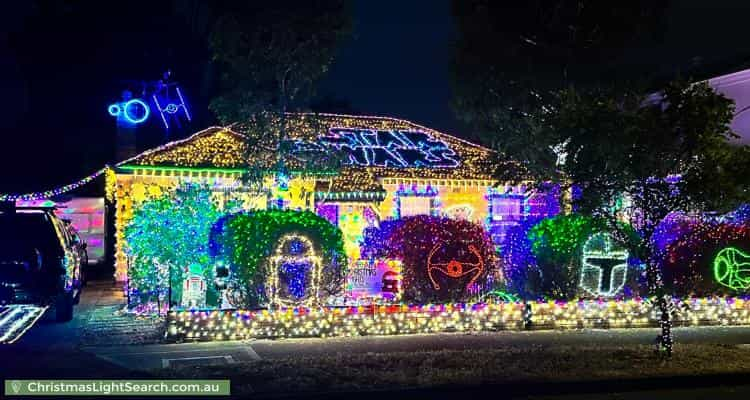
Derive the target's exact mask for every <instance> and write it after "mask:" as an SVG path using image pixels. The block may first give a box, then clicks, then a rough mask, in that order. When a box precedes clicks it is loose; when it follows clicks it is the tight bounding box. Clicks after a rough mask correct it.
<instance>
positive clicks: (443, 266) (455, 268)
mask: <svg viewBox="0 0 750 400" xmlns="http://www.w3.org/2000/svg"><path fill="white" fill-rule="evenodd" d="M442 246H443V244H442V243H438V244H436V245H435V246H434V247H433V248H432V250H430V254H429V255H428V256H427V275H428V276H429V277H430V281H431V282H432V287H434V288H435V290H440V285H439V284H438V283H437V281H436V280H435V277H434V275H433V274H434V272H433V271H435V270H437V271H439V272H442V273H443V274H445V275H447V276H449V277H451V278H454V279H458V278H461V277H463V276H466V275H469V274H471V273H473V274H474V276H472V277H471V280H469V283H468V284H467V285H466V287H467V288H468V287H469V286H471V285H472V284H473V283H474V282H475V281H476V280H477V278H479V276H480V275H482V272H483V271H484V260H482V255H481V254H479V250H477V247H476V246H474V245H473V244H470V245H469V246H468V250H469V253H471V254H473V255H474V256H475V257H476V259H477V260H476V262H474V263H471V262H465V261H464V262H461V261H457V260H456V259H454V258H451V260H450V261H448V262H447V263H436V262H433V261H432V257H433V256H434V255H435V252H436V251H437V250H438V249H440V248H441V247H442ZM465 267H469V268H465Z"/></svg>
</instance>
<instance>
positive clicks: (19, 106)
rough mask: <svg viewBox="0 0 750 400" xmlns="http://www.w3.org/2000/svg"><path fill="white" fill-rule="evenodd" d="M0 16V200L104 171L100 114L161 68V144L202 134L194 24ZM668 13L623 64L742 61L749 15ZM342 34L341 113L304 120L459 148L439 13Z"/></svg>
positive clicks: (123, 17)
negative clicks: (440, 136)
mask: <svg viewBox="0 0 750 400" xmlns="http://www.w3.org/2000/svg"><path fill="white" fill-rule="evenodd" d="M12 3H19V4H14V5H4V7H3V10H2V12H0V26H2V29H3V31H2V32H0V88H2V97H1V98H2V100H1V101H2V103H0V137H1V138H2V139H1V140H2V142H0V167H2V179H1V180H0V192H18V191H37V190H43V189H48V188H51V187H54V186H59V185H63V184H66V183H69V182H70V181H73V180H75V179H77V178H80V177H82V176H84V175H86V174H88V173H90V172H93V171H95V170H96V169H98V168H100V167H101V166H103V165H104V164H105V163H108V162H113V161H114V160H113V157H114V134H115V121H114V118H112V117H110V116H109V115H108V114H107V111H106V108H107V105H108V104H110V103H112V102H114V101H116V100H117V99H118V97H119V94H120V92H121V90H122V89H123V88H125V87H127V86H128V85H132V84H133V83H137V82H138V81H140V80H155V79H158V78H159V76H160V74H161V73H162V72H163V71H164V70H166V69H167V68H169V69H171V70H172V71H173V72H174V76H175V78H176V79H177V80H178V81H179V82H180V83H181V84H182V86H183V88H184V91H185V92H186V95H187V96H188V97H189V99H190V103H191V108H192V109H191V111H192V112H193V114H195V117H196V118H195V120H194V123H193V125H192V127H190V128H189V129H186V130H184V131H183V132H175V133H174V134H173V137H174V136H180V135H182V136H184V135H186V134H189V133H191V132H193V131H196V130H199V129H201V128H204V127H206V126H208V125H210V124H212V123H214V122H215V121H214V120H213V117H212V116H211V114H210V113H209V112H208V111H207V109H206V104H207V103H208V100H209V99H210V96H211V93H212V90H213V88H215V87H216V82H215V80H214V79H212V74H213V73H214V72H215V71H212V70H211V69H210V67H206V65H207V63H206V60H207V57H208V55H207V53H206V51H205V45H202V43H204V39H205V37H206V28H205V26H204V25H202V22H203V21H202V20H201V18H200V17H198V18H195V19H194V20H193V24H192V25H189V24H187V23H186V22H185V19H184V18H178V17H177V16H175V11H174V9H172V8H171V7H170V4H169V2H154V1H140V0H132V1H128V2H127V3H126V4H127V7H118V8H117V11H115V8H113V7H112V5H111V4H110V3H109V2H75V3H76V4H77V5H75V6H54V5H53V6H50V5H45V6H42V7H37V6H35V5H34V4H35V3H33V2H12ZM42 3H46V2H42ZM49 3H50V4H57V3H62V2H49ZM675 3H676V4H675V5H674V6H673V7H672V9H670V11H669V13H668V18H667V20H666V21H664V23H665V26H666V34H665V36H664V40H663V43H660V44H659V46H658V47H655V48H651V49H646V50H642V51H640V52H639V53H637V54H634V55H633V56H632V61H633V63H637V64H643V63H644V62H649V63H651V64H652V65H653V68H654V70H655V71H657V70H658V71H660V72H662V73H665V72H666V73H668V72H671V71H674V70H676V69H678V68H685V67H686V66H689V65H691V64H695V63H704V64H706V65H727V66H726V70H719V71H718V72H730V71H731V70H732V65H740V64H741V61H744V60H747V59H748V57H747V56H748V55H750V42H748V41H747V40H746V38H745V35H744V32H743V30H744V26H745V25H746V19H747V15H750V13H749V11H750V4H748V3H750V2H747V1H728V0H727V1H712V2H705V1H678V2H675ZM709 7H710V8H709ZM193 11H196V10H193ZM197 11H198V13H197V15H198V16H200V7H199V8H198V9H197ZM354 23H355V32H354V37H353V38H352V39H351V40H350V41H348V42H347V43H345V44H344V45H343V47H342V48H341V50H340V54H339V57H338V58H337V60H336V61H335V63H334V65H333V66H332V68H331V71H330V74H329V76H328V77H326V78H325V79H324V81H323V82H322V84H321V85H320V88H319V96H320V97H321V98H330V99H333V101H334V102H339V103H341V104H340V105H339V106H333V105H332V106H330V108H331V109H330V110H323V109H318V111H347V110H351V111H355V112H357V113H359V114H365V115H384V116H393V117H401V118H405V119H409V120H412V121H414V122H416V123H420V124H423V125H426V126H429V127H431V128H435V129H438V130H442V131H445V132H447V133H451V134H455V135H457V136H467V128H466V127H465V126H463V125H462V124H461V123H460V122H458V120H457V118H456V117H455V115H454V114H453V112H452V109H451V100H452V99H451V89H450V88H451V81H450V59H451V54H452V53H451V51H452V47H451V46H452V43H453V41H454V40H455V37H456V32H455V28H454V25H453V21H452V17H451V14H450V2H449V1H448V0H434V1H429V0H427V1H404V0H401V1H357V2H355V6H354ZM722 63H724V64H722ZM733 63H734V64H733ZM721 68H724V67H721ZM323 104H325V103H323ZM152 121H154V122H153V123H152V124H151V125H150V126H147V127H144V128H143V129H141V130H140V131H139V137H138V139H139V143H140V146H141V147H144V148H147V147H150V146H152V145H156V144H158V143H160V142H163V141H164V136H163V130H162V129H161V128H160V126H159V125H158V124H157V123H156V122H158V121H157V120H156V119H152ZM93 189H96V187H94V188H93Z"/></svg>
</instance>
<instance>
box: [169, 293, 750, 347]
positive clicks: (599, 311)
mask: <svg viewBox="0 0 750 400" xmlns="http://www.w3.org/2000/svg"><path fill="white" fill-rule="evenodd" d="M674 303H675V309H674V315H675V316H674V318H673V320H672V324H673V325H676V326H699V325H722V326H731V325H747V324H750V299H746V298H729V297H727V298H700V299H698V298H692V299H685V300H680V299H675V300H674ZM660 319H661V317H660V315H659V313H658V307H656V305H655V304H654V303H653V302H652V301H649V300H647V299H631V300H617V301H616V300H610V301H597V300H589V301H571V302H564V301H550V302H530V303H526V304H525V303H522V302H498V303H489V304H488V303H475V304H462V303H456V304H425V305H404V304H397V305H373V306H357V307H320V308H306V307H296V308H291V307H290V308H282V309H279V310H275V311H268V310H259V311H246V310H213V311H210V310H208V311H206V310H182V311H172V312H170V313H169V315H168V321H169V322H168V329H167V337H168V338H169V339H170V340H174V341H181V340H206V341H208V340H241V339H248V338H279V337H280V338H296V337H336V336H365V335H396V334H416V333H436V332H467V331H496V330H518V329H557V328H573V329H584V328H633V327H654V326H658V324H659V323H660Z"/></svg>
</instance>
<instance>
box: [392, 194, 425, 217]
mask: <svg viewBox="0 0 750 400" xmlns="http://www.w3.org/2000/svg"><path fill="white" fill-rule="evenodd" d="M399 203H400V204H399V215H400V216H401V217H409V216H412V215H430V214H431V213H432V197H427V196H402V197H401V198H399Z"/></svg>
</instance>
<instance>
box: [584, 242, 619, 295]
mask: <svg viewBox="0 0 750 400" xmlns="http://www.w3.org/2000/svg"><path fill="white" fill-rule="evenodd" d="M627 271H628V251H627V250H626V249H625V248H624V247H622V246H620V245H619V244H617V243H616V242H615V241H614V240H613V239H612V236H611V235H610V234H609V233H606V232H598V233H595V234H593V235H591V236H590V237H589V238H588V240H586V243H584V245H583V257H582V260H581V281H580V284H579V286H580V287H581V289H583V290H584V291H586V292H587V293H589V294H593V295H595V296H601V297H612V296H614V295H616V294H617V293H619V292H620V291H621V290H622V288H623V287H624V286H625V280H626V278H627Z"/></svg>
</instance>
